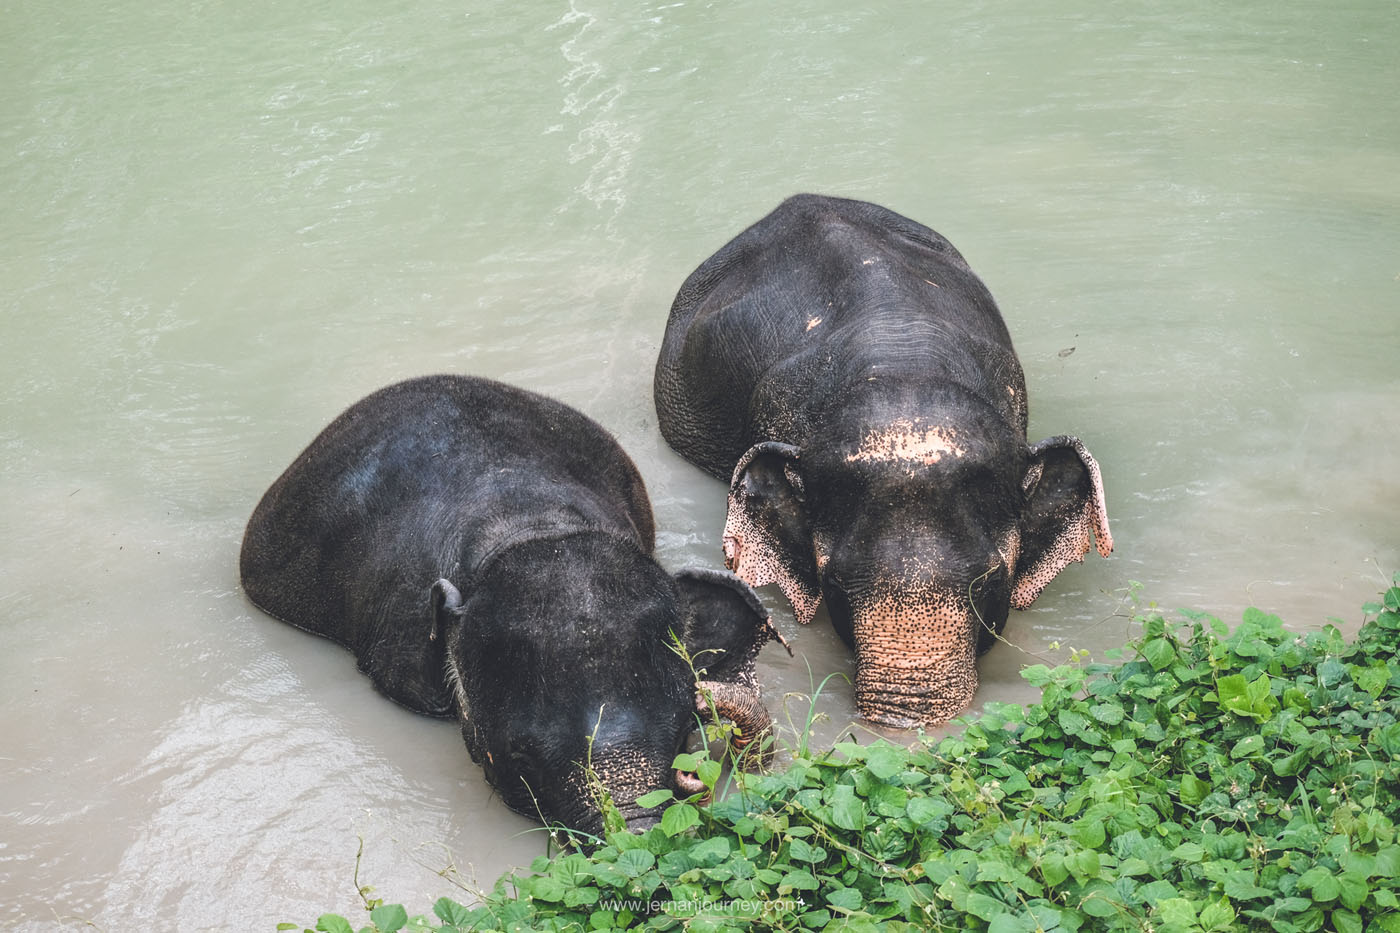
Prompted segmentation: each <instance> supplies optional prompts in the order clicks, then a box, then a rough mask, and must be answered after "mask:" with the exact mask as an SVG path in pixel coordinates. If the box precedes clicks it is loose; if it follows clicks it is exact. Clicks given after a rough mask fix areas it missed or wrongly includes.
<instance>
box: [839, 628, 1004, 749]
mask: <svg viewBox="0 0 1400 933" xmlns="http://www.w3.org/2000/svg"><path fill="white" fill-rule="evenodd" d="M892 621H895V622H896V623H898V622H899V621H901V620H898V619H896V620H892ZM949 629H951V630H952V631H948V630H945V629H941V628H935V630H934V631H932V632H930V631H929V628H928V627H927V626H915V625H900V624H895V625H878V624H876V625H871V624H869V622H867V624H865V625H861V624H860V622H859V620H858V621H857V628H856V645H857V653H856V684H855V686H856V709H857V710H859V712H860V714H861V715H862V716H864V717H865V718H866V719H869V720H871V721H872V722H877V723H880V724H881V725H885V726H893V727H895V728H899V729H913V728H916V727H918V726H934V725H941V724H943V723H945V722H948V721H949V720H950V719H952V718H953V717H955V716H957V715H958V714H960V713H962V712H963V711H964V710H966V709H967V708H968V707H969V706H970V705H971V704H972V698H973V695H974V694H976V692H977V649H976V642H975V640H974V639H973V638H972V636H971V633H970V632H968V631H967V626H966V624H965V623H964V624H953V625H950V626H949Z"/></svg>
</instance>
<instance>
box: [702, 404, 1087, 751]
mask: <svg viewBox="0 0 1400 933" xmlns="http://www.w3.org/2000/svg"><path fill="white" fill-rule="evenodd" d="M851 436H852V437H853V438H854V439H853V440H852V441H850V442H849V443H845V444H828V445H822V446H821V447H820V448H817V449H802V448H799V447H797V446H794V445H791V444H785V443H778V442H771V441H769V442H763V443H759V444H756V445H755V446H753V447H752V448H750V449H749V450H748V451H747V452H746V453H745V454H744V455H743V456H742V457H741V458H740V460H739V461H738V463H737V465H736V467H735V469H734V473H733V478H732V481H731V483H730V488H729V499H728V515H727V519H726V523H725V529H724V553H725V562H726V565H727V566H728V567H729V568H730V569H731V570H733V571H734V572H735V573H736V574H738V575H739V576H740V577H741V578H743V579H744V580H746V581H748V582H749V583H750V584H752V585H754V586H761V585H764V584H768V583H776V584H777V585H778V586H779V587H781V588H782V591H783V593H784V594H785V595H786V596H787V598H788V600H789V601H790V602H791V603H792V607H793V611H794V613H795V615H796V617H797V619H798V621H799V622H802V623H804V624H805V623H807V622H810V621H811V619H812V617H813V614H814V613H815V612H816V609H817V606H818V604H819V603H820V602H821V601H822V600H825V601H826V603H827V607H828V611H829V613H830V616H831V620H832V623H833V625H834V627H835V628H836V630H837V632H838V633H840V634H841V636H842V637H843V638H844V639H845V640H846V641H847V642H848V643H850V644H852V645H853V647H854V648H855V651H856V665H857V667H856V684H855V688H856V705H857V708H858V709H859V711H860V713H861V715H862V716H864V717H866V718H867V719H870V720H872V721H874V722H878V723H882V724H885V725H891V726H896V727H901V728H910V727H914V726H918V725H923V724H936V723H941V722H946V721H947V720H949V719H951V718H952V717H954V716H955V715H957V714H958V713H959V712H961V711H962V710H964V709H966V708H967V706H968V705H969V704H970V703H971V700H972V696H973V694H974V693H975V692H976V689H977V668H976V657H977V655H978V654H979V653H980V652H981V651H984V650H986V648H988V647H990V646H991V644H992V643H993V642H994V640H995V638H996V636H997V635H998V634H999V633H1000V632H1001V629H1002V627H1003V626H1004V625H1005V623H1006V617H1007V611H1008V609H1009V608H1017V609H1024V608H1026V607H1027V606H1029V605H1030V604H1031V602H1032V601H1033V600H1034V599H1035V598H1036V596H1038V595H1039V594H1040V591H1041V590H1042V589H1044V588H1045V586H1046V584H1047V583H1049V582H1050V580H1051V579H1053V578H1054V577H1055V575H1056V574H1057V573H1059V572H1060V570H1062V569H1063V568H1064V567H1065V566H1066V565H1067V564H1069V563H1071V562H1073V561H1079V560H1082V559H1083V557H1084V554H1085V553H1087V551H1088V550H1089V547H1090V544H1091V536H1092V538H1094V539H1097V546H1098V550H1099V553H1100V554H1102V555H1103V556H1105V557H1106V556H1108V554H1109V552H1110V551H1111V550H1112V547H1113V541H1112V537H1111V535H1110V532H1109V527H1108V512H1107V509H1106V506H1105V504H1104V493H1103V484H1102V481H1101V478H1100V475H1099V468H1098V464H1097V463H1095V461H1094V458H1093V457H1092V456H1091V455H1090V454H1089V451H1088V450H1087V449H1085V447H1084V445H1083V444H1081V443H1080V442H1079V440H1078V439H1077V438H1074V437H1069V436H1059V437H1052V438H1049V439H1048V440H1045V441H1041V442H1040V443H1038V444H1035V445H1032V446H1029V447H1028V446H1027V445H1026V444H1025V441H1024V439H1023V438H1024V434H1023V433H1018V432H1017V431H1015V430H1014V429H1013V428H1011V427H1009V426H1007V425H1005V422H1004V421H1000V420H998V419H995V418H988V419H984V420H982V421H980V422H979V423H967V422H957V421H951V420H949V421H939V420H937V419H930V420H926V419H923V418H897V419H894V420H887V421H885V422H883V423H881V424H879V425H878V426H877V427H870V426H869V425H868V424H867V425H866V426H864V427H862V428H860V429H858V430H856V431H854V432H853V434H852V435H851Z"/></svg>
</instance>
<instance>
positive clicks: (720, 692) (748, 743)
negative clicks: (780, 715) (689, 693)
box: [695, 680, 773, 766]
mask: <svg viewBox="0 0 1400 933" xmlns="http://www.w3.org/2000/svg"><path fill="white" fill-rule="evenodd" d="M695 687H696V690H695V707H696V709H698V710H699V711H700V713H701V714H702V715H708V714H709V713H710V712H711V709H712V704H713V711H714V713H715V714H717V715H719V716H721V717H723V718H724V719H728V720H729V721H731V722H733V723H734V725H735V726H736V727H737V728H738V733H739V734H738V735H736V736H734V737H733V738H731V739H730V742H729V744H730V747H731V748H732V749H733V751H734V752H735V754H736V755H739V754H741V753H744V752H748V755H747V758H748V761H750V762H752V763H753V764H755V765H758V766H765V765H767V764H768V762H769V761H771V760H772V757H773V752H772V749H771V747H765V744H764V741H763V740H764V739H765V738H766V737H767V736H768V735H769V733H771V732H772V729H773V717H772V716H771V715H770V714H769V712H768V709H767V707H765V706H764V705H763V701H762V700H760V699H759V697H758V691H757V690H753V689H751V688H748V687H742V686H739V685H738V684H731V683H724V682H720V681H713V680H702V681H700V682H699V683H697V684H696V685H695ZM755 741H757V743H758V744H757V745H755V744H754V742H755ZM770 744H771V743H770ZM750 749H752V751H749V750H750Z"/></svg>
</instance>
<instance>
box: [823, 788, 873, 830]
mask: <svg viewBox="0 0 1400 933" xmlns="http://www.w3.org/2000/svg"><path fill="white" fill-rule="evenodd" d="M835 791H836V792H835V794H834V795H833V799H832V801H831V822H832V823H833V824H834V825H836V826H839V827H840V828H842V829H864V828H865V801H863V800H861V799H860V798H859V797H856V796H855V788H853V787H849V786H847V785H845V784H838V785H836V787H835Z"/></svg>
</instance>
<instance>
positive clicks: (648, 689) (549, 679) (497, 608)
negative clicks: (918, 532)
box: [430, 535, 776, 833]
mask: <svg viewBox="0 0 1400 933" xmlns="http://www.w3.org/2000/svg"><path fill="white" fill-rule="evenodd" d="M561 552H564V553H566V554H571V556H572V558H573V559H569V560H565V561H560V560H558V559H557V558H558V555H559V554H560V553H561ZM551 558H553V559H551ZM561 566H564V567H568V568H571V569H569V570H568V571H567V572H561V571H559V570H558V568H559V567H561ZM580 568H587V569H586V570H580ZM526 580H528V581H529V582H528V584H522V582H521V581H526ZM524 590H528V595H525V594H524V593H523V591H524ZM430 602H431V611H432V613H433V617H434V633H435V634H434V640H435V641H440V642H441V644H442V648H441V650H442V651H443V653H444V658H445V666H446V669H447V671H448V680H449V683H450V684H451V687H452V690H453V693H454V696H455V706H456V708H457V713H458V717H459V719H460V723H461V726H462V734H463V737H464V739H465V740H466V744H467V748H468V751H469V752H470V753H471V756H472V759H473V760H474V761H477V762H478V763H480V764H481V765H482V767H483V768H484V770H485V772H486V776H487V779H488V780H489V781H490V783H491V784H492V785H493V786H494V787H495V788H496V789H497V790H498V791H499V792H500V794H501V797H502V800H503V801H504V802H505V803H506V805H507V806H509V807H511V808H512V809H513V810H516V811H517V812H520V813H522V814H524V815H527V816H531V817H535V818H540V819H543V820H544V821H545V822H550V823H562V824H563V825H565V826H568V827H570V828H573V829H578V830H581V831H584V832H590V833H597V832H599V831H600V830H601V828H602V815H601V810H600V807H599V801H598V792H599V791H600V790H606V792H607V795H608V796H609V797H610V798H611V800H612V802H613V803H614V804H615V805H616V806H617V808H618V810H619V811H620V812H621V813H622V815H623V817H624V818H625V819H626V820H627V822H628V824H629V826H633V827H645V826H647V825H650V824H651V823H654V822H655V821H656V820H657V819H658V818H659V816H660V813H659V811H657V810H655V809H647V808H645V807H641V806H639V805H638V804H637V802H636V801H637V798H638V797H640V796H642V795H644V794H646V793H648V792H650V791H653V790H657V789H658V788H668V787H674V788H679V789H680V790H682V791H683V792H689V790H690V786H691V785H690V781H689V780H688V776H686V775H684V774H682V775H677V774H676V773H675V772H674V771H673V770H672V767H671V765H672V762H673V760H674V758H675V755H676V753H677V752H678V751H680V750H681V749H682V747H683V745H684V744H685V742H686V739H687V738H688V736H689V735H690V733H691V732H692V731H694V729H695V727H696V721H697V705H698V700H699V697H700V696H707V695H709V694H710V693H712V692H713V691H714V690H718V692H720V693H723V694H724V699H723V702H722V703H720V704H719V711H720V714H721V715H723V716H725V717H726V718H730V719H732V720H733V721H734V722H735V723H736V725H737V726H738V728H739V730H740V733H741V734H743V735H757V734H760V733H762V732H764V731H766V729H767V728H768V726H769V724H770V722H771V720H770V719H769V717H768V713H767V711H766V710H765V709H764V707H763V704H762V703H761V702H760V701H759V698H758V683H757V678H756V676H755V672H754V666H755V660H756V658H757V656H758V653H759V650H760V649H761V648H762V647H763V645H764V644H766V643H767V642H768V641H769V640H770V639H771V638H773V637H775V636H776V629H774V628H773V626H772V623H771V621H770V619H769V616H768V613H767V612H766V611H765V610H764V609H763V607H762V605H761V603H759V601H758V598H757V596H755V595H754V593H753V591H752V590H751V589H750V588H749V587H748V586H747V585H746V584H745V583H743V581H741V580H739V579H738V578H737V577H735V576H734V575H733V574H729V573H722V572H714V571H709V572H707V571H682V572H681V573H679V574H676V575H674V576H672V575H669V574H667V573H666V572H665V571H664V570H662V569H661V568H660V567H659V566H658V565H657V564H656V563H655V562H654V561H653V560H652V559H651V558H650V557H649V556H648V555H646V554H643V553H642V552H640V551H639V550H637V549H636V548H635V547H632V546H631V545H628V544H625V543H619V542H618V541H616V540H615V539H608V538H605V537H602V536H596V535H594V536H589V535H575V536H571V537H566V538H563V539H552V540H544V541H531V542H527V543H525V544H522V545H519V546H516V547H512V548H510V549H509V550H508V551H506V552H505V553H504V554H502V555H500V556H499V557H496V558H494V559H493V560H492V562H491V563H490V565H489V566H488V567H486V568H484V569H483V571H482V572H480V573H479V574H478V575H477V577H476V579H475V580H474V581H473V585H472V586H471V587H469V588H467V595H466V596H463V595H462V593H461V592H459V591H458V590H457V588H456V587H455V586H453V585H452V583H451V582H449V581H447V580H439V581H437V582H436V583H435V584H434V585H433V587H432V590H431V600H430ZM542 632H548V633H550V635H549V637H547V638H541V637H540V634H541V633H542ZM673 639H679V641H680V642H681V643H682V644H683V645H684V647H685V649H686V653H687V654H689V655H690V656H691V657H692V658H694V659H696V662H695V663H696V665H697V667H700V668H704V674H703V677H704V678H705V679H706V680H707V681H708V682H710V683H712V684H713V685H714V687H713V688H711V687H709V686H706V687H705V688H702V687H701V686H700V685H699V684H697V682H696V672H695V671H693V670H692V668H691V666H690V665H688V664H687V663H686V661H685V660H683V659H682V657H681V656H680V654H679V653H678V652H676V651H675V650H673V647H674V642H673Z"/></svg>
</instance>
